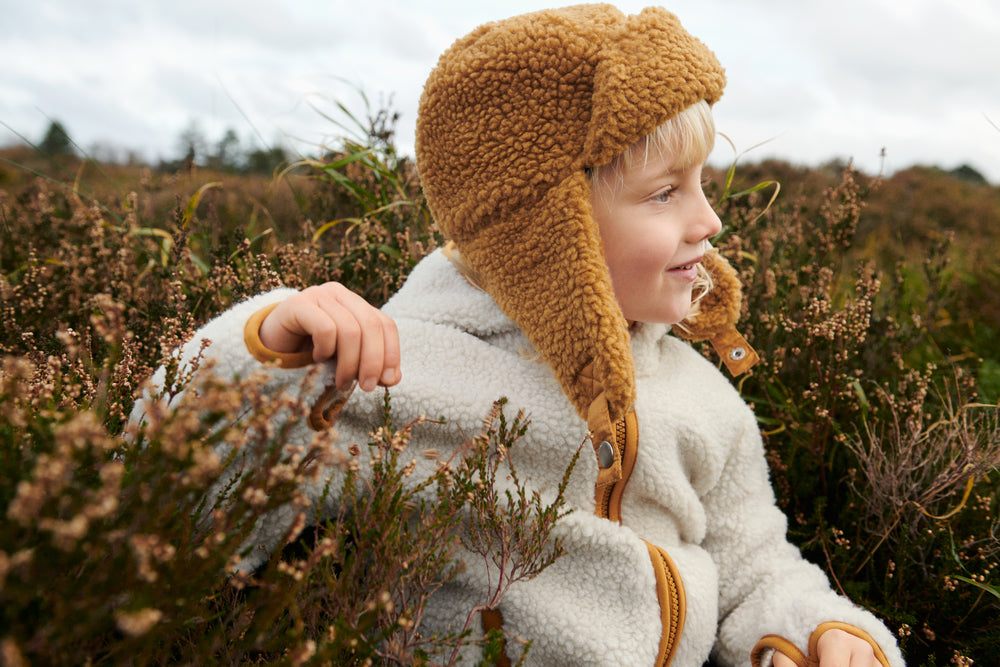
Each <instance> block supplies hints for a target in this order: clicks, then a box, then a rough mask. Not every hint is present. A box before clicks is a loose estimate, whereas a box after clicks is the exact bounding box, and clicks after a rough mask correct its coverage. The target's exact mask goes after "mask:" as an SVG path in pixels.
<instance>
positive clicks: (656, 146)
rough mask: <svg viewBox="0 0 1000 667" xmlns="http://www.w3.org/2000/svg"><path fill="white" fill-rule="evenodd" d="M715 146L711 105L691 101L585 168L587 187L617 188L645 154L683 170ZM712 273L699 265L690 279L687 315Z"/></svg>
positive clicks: (708, 286)
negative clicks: (621, 149) (612, 155)
mask: <svg viewBox="0 0 1000 667" xmlns="http://www.w3.org/2000/svg"><path fill="white" fill-rule="evenodd" d="M714 147H715V119H714V118H713V117H712V107H711V106H710V105H709V104H708V102H706V101H705V100H701V101H700V102H695V103H694V104H692V105H691V106H689V107H687V108H686V109H684V110H683V111H681V112H680V113H679V114H677V115H676V116H674V117H673V118H670V119H669V120H667V121H666V122H665V123H663V124H661V125H660V126H658V127H657V128H656V129H654V130H653V131H652V132H650V133H649V134H647V135H646V136H645V137H643V138H641V139H639V140H638V141H636V142H635V143H633V144H632V145H631V146H629V147H628V148H626V149H625V151H624V152H622V153H620V154H619V155H618V156H616V157H615V158H614V159H613V160H612V161H611V162H609V163H607V164H605V165H601V166H599V167H592V168H590V169H588V170H587V174H588V176H589V177H590V182H591V187H593V185H594V184H597V183H601V184H602V185H607V186H610V187H611V188H612V191H614V190H617V189H618V188H620V187H621V186H622V182H623V178H624V175H625V172H626V171H628V170H630V169H632V168H633V166H635V165H636V163H637V160H639V165H640V166H645V164H646V163H647V162H648V161H649V156H650V155H653V154H655V155H656V156H657V157H658V158H663V157H664V156H667V157H670V158H671V159H670V160H669V164H670V165H671V167H670V168H671V169H672V170H674V171H684V170H685V169H690V168H691V167H694V166H697V165H700V164H703V163H704V162H705V161H706V160H707V159H708V156H709V155H710V154H711V152H712V149H713V148H714ZM712 287H713V282H712V276H711V274H710V273H709V272H708V270H707V269H705V267H704V266H703V265H701V264H699V265H698V277H697V278H696V279H695V282H694V297H693V298H692V299H691V312H690V314H689V315H688V317H689V318H691V317H694V316H696V315H697V314H698V310H699V304H698V302H699V301H701V299H702V298H703V297H704V296H705V295H706V294H708V292H709V291H710V290H711V289H712Z"/></svg>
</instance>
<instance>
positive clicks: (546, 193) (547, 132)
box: [416, 5, 738, 428]
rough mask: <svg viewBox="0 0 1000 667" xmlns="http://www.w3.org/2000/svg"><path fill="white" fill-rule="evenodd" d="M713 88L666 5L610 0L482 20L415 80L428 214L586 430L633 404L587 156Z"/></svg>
mask: <svg viewBox="0 0 1000 667" xmlns="http://www.w3.org/2000/svg"><path fill="white" fill-rule="evenodd" d="M724 85H725V75H724V72H723V69H722V67H721V66H720V65H719V63H718V61H717V60H716V58H715V56H714V55H713V54H712V52H711V51H709V50H708V48H707V47H705V46H704V45H703V44H702V43H701V42H700V41H698V40H697V39H695V38H693V37H692V36H691V35H689V34H688V33H687V32H686V31H685V30H684V29H683V28H682V27H681V25H680V23H679V21H678V20H677V18H676V17H674V16H673V15H672V14H670V13H669V12H667V11H665V10H663V9H660V8H648V9H645V10H643V11H642V13H640V14H637V15H631V16H626V15H624V14H622V13H621V12H620V11H618V10H617V9H616V8H614V7H613V6H611V5H581V6H576V7H567V8H563V9H556V10H547V11H541V12H537V13H532V14H526V15H523V16H518V17H514V18H511V19H507V20H504V21H499V22H494V23H489V24H486V25H483V26H481V27H479V28H478V29H476V30H475V31H473V32H472V33H471V34H469V35H467V36H466V37H464V38H462V39H459V40H458V41H457V42H455V44H453V45H452V46H451V48H449V49H448V50H447V51H446V52H445V53H444V54H443V55H442V56H441V58H440V60H439V61H438V63H437V66H436V68H435V69H434V70H433V72H432V73H431V75H430V77H429V78H428V80H427V83H426V86H425V88H424V92H423V96H422V97H421V101H420V110H419V115H418V119H417V135H416V152H417V168H418V170H419V173H420V178H421V181H422V185H423V188H424V193H425V195H426V197H427V201H428V204H429V206H430V209H431V212H432V214H433V215H434V218H435V220H436V221H437V223H438V225H439V227H440V228H441V230H442V231H443V232H444V233H445V235H447V236H448V237H449V238H450V239H451V240H452V241H453V242H454V243H455V245H456V246H457V248H458V250H459V252H460V253H461V257H462V260H463V262H465V263H466V264H467V265H468V266H469V267H470V268H471V270H472V271H474V272H475V274H476V276H477V280H478V282H479V284H480V286H481V287H482V288H483V289H484V290H485V291H486V292H488V293H489V294H490V295H491V296H492V297H493V298H494V300H495V301H496V302H497V304H498V305H499V306H500V308H501V309H502V310H503V311H504V312H505V313H506V314H507V316H508V317H510V318H511V319H512V320H513V321H514V322H515V323H516V324H517V325H518V326H519V327H520V328H521V329H522V330H523V331H524V333H525V334H526V335H527V337H528V339H529V340H530V341H531V343H532V344H533V345H534V346H535V347H536V349H537V350H538V351H539V353H540V354H541V355H542V356H543V357H544V359H545V360H546V361H547V362H548V363H549V365H550V366H551V367H552V369H553V370H554V372H555V374H556V377H557V379H558V380H559V382H560V384H561V386H562V387H563V390H564V391H565V393H566V395H567V396H568V397H569V399H570V401H571V402H572V403H573V405H574V406H575V408H576V410H577V412H578V413H579V414H580V416H581V417H583V418H584V419H587V420H588V422H590V423H591V424H592V428H593V423H594V422H595V419H596V420H597V421H601V422H605V423H606V422H607V420H608V419H610V420H611V421H614V420H616V419H618V418H619V417H621V416H622V415H624V414H625V413H626V412H627V411H628V410H629V409H631V406H632V404H633V402H634V400H635V380H634V375H635V373H634V368H633V361H632V355H631V350H630V347H629V333H628V323H627V322H626V320H625V318H624V316H623V315H622V312H621V309H620V308H619V306H618V303H617V301H616V300H615V297H614V292H613V290H612V286H611V279H610V276H609V274H608V270H607V267H606V264H605V260H604V255H603V250H602V247H601V240H600V237H599V234H598V228H597V224H596V223H595V221H594V218H593V213H592V210H591V202H590V197H591V191H590V183H589V181H588V179H587V176H586V174H585V169H586V168H588V167H595V166H601V165H604V164H607V163H608V162H610V161H611V160H612V159H613V158H615V157H616V156H617V155H619V154H620V153H622V152H623V151H625V149H626V148H628V147H629V146H630V145H631V144H632V143H634V142H635V141H637V140H638V139H640V138H642V137H644V136H646V135H647V134H649V133H650V132H651V131H653V130H654V129H655V128H656V127H658V126H659V125H661V124H662V123H663V122H665V121H666V120H668V119H670V118H671V117H673V116H674V115H676V114H677V113H679V112H680V111H682V110H684V109H685V108H687V107H688V106H690V105H692V104H694V103H696V102H698V101H700V100H706V101H707V102H709V103H710V104H711V103H714V102H715V101H716V100H718V99H719V97H720V96H721V95H722V89H723V87H724ZM737 292H738V289H737ZM737 298H738V294H737ZM737 303H738V302H737ZM737 311H738V306H737ZM595 410H596V411H597V412H599V413H602V414H603V416H601V417H599V418H598V415H596V414H595Z"/></svg>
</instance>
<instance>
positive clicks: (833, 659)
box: [772, 629, 882, 667]
mask: <svg viewBox="0 0 1000 667" xmlns="http://www.w3.org/2000/svg"><path fill="white" fill-rule="evenodd" d="M812 657H814V658H817V659H818V660H819V665H820V667H881V664H882V663H880V662H879V661H878V658H876V657H875V652H874V651H873V650H872V646H871V644H869V643H868V642H866V641H865V640H864V639H861V638H860V637H855V636H854V635H852V634H850V633H848V632H844V631H843V630H836V629H833V630H827V631H826V632H824V633H823V634H822V635H820V638H819V641H818V642H817V644H816V655H815V656H812ZM772 662H773V663H774V667H796V666H795V662H793V661H792V659H791V658H789V657H788V656H786V655H785V654H784V653H782V652H781V651H776V652H775V654H774V657H773V658H772Z"/></svg>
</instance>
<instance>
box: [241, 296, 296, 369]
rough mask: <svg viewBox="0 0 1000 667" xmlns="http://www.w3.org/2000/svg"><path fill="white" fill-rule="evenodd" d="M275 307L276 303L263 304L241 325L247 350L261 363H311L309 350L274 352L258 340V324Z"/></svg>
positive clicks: (288, 366) (293, 365)
mask: <svg viewBox="0 0 1000 667" xmlns="http://www.w3.org/2000/svg"><path fill="white" fill-rule="evenodd" d="M277 307H278V304H277V303H272V304H270V305H268V306H264V307H263V308H261V309H260V310H258V311H257V312H256V313H254V314H253V315H251V316H250V319H248V320H247V323H246V325H244V327H243V342H244V344H245V345H246V346H247V352H249V353H250V354H251V356H253V358H254V359H256V360H257V361H259V362H261V363H262V364H269V363H275V362H277V364H278V368H285V369H292V368H304V367H306V366H308V365H309V364H311V363H313V358H312V352H311V351H309V350H306V351H305V352H275V351H274V350H269V349H268V348H266V347H264V344H263V343H262V342H260V325H261V324H263V323H264V320H265V319H266V318H267V316H268V315H270V314H271V311H273V310H274V309H275V308H277Z"/></svg>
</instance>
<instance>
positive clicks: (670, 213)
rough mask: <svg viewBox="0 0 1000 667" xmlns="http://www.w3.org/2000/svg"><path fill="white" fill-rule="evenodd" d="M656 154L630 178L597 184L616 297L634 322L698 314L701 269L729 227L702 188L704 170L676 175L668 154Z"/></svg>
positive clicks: (597, 209)
mask: <svg viewBox="0 0 1000 667" xmlns="http://www.w3.org/2000/svg"><path fill="white" fill-rule="evenodd" d="M656 153H657V152H656V151H652V152H651V153H650V155H649V159H648V160H646V161H645V164H643V159H642V156H639V157H638V159H636V160H633V165H632V167H631V168H626V167H621V169H622V171H623V177H622V179H621V180H620V181H619V182H617V183H616V182H615V175H614V174H612V175H611V176H610V178H601V179H598V181H597V182H595V183H594V184H593V194H592V201H593V207H594V217H595V218H596V220H597V225H598V227H599V229H600V233H601V241H602V243H603V245H604V255H605V258H606V259H607V263H608V269H609V270H610V272H611V283H612V285H613V287H614V291H615V297H616V298H617V299H618V304H619V305H620V306H621V309H622V312H623V313H624V315H625V318H626V319H627V320H629V321H633V322H662V323H665V324H675V323H677V322H680V321H681V320H683V319H684V318H685V317H686V316H687V314H688V311H689V310H690V309H691V293H692V287H693V284H694V280H695V278H696V277H697V264H698V262H699V261H701V258H702V255H704V253H705V249H706V247H707V244H706V243H705V242H706V241H707V240H708V239H710V238H712V237H713V236H715V235H716V234H718V233H719V230H720V229H721V227H722V224H721V223H720V222H719V216H717V215H716V214H715V211H714V210H713V209H712V207H711V205H710V204H709V203H708V200H707V199H706V198H705V193H704V192H702V189H701V165H697V166H694V167H691V168H690V169H686V170H683V171H671V170H670V167H671V164H670V163H669V160H670V158H669V156H659V155H657V154H656Z"/></svg>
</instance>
